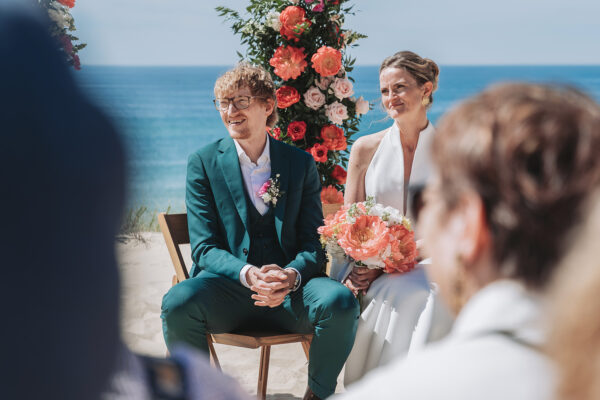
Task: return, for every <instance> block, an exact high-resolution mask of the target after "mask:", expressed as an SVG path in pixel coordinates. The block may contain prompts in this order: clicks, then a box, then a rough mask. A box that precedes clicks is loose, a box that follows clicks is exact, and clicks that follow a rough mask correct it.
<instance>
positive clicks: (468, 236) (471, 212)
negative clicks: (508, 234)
mask: <svg viewBox="0 0 600 400" xmlns="http://www.w3.org/2000/svg"><path fill="white" fill-rule="evenodd" d="M460 209H461V214H462V219H463V221H464V226H463V229H462V232H461V238H460V240H461V242H460V247H459V252H460V255H461V257H463V259H464V260H465V262H466V263H467V264H468V265H474V264H475V261H476V260H477V259H478V258H479V257H480V256H481V255H482V253H484V252H486V251H487V250H488V246H489V245H490V233H489V226H488V222H487V218H486V213H485V206H484V204H483V200H482V199H481V196H479V194H478V193H476V192H474V191H470V192H466V193H465V194H463V197H462V199H461V204H460Z"/></svg>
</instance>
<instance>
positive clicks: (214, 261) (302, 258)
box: [161, 63, 359, 399]
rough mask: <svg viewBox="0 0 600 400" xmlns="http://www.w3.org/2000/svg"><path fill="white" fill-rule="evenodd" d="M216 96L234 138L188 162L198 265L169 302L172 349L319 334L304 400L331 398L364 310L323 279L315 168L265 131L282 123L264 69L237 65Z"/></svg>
mask: <svg viewBox="0 0 600 400" xmlns="http://www.w3.org/2000/svg"><path fill="white" fill-rule="evenodd" d="M215 96H216V100H215V105H216V106H217V109H218V110H219V112H220V115H221V119H222V120H223V123H224V125H225V127H226V128H227V130H228V132H229V136H230V137H227V138H223V139H220V140H218V141H216V142H214V143H212V144H209V145H208V146H206V147H204V148H202V149H200V150H199V151H197V152H196V153H194V154H192V155H191V156H190V158H189V161H188V175H187V194H186V204H187V213H188V224H189V230H190V241H191V249H192V259H193V261H194V266H193V268H192V271H191V276H192V277H191V278H190V279H188V280H186V281H184V282H181V283H179V284H178V285H176V286H174V287H173V288H172V289H171V290H170V291H169V292H168V293H167V294H166V295H165V297H164V299H163V305H162V316H161V317H162V319H163V331H164V336H165V341H166V342H167V345H168V346H169V347H171V346H172V345H173V344H175V343H176V342H186V343H188V344H191V345H193V346H195V347H197V348H200V349H202V350H204V351H207V352H208V345H207V342H206V338H205V335H206V333H207V332H210V333H221V332H231V331H235V330H238V329H252V328H275V329H280V330H285V331H290V332H299V333H314V338H313V341H312V344H311V348H310V357H309V358H310V360H309V366H308V375H309V376H308V388H307V392H306V395H305V399H314V398H321V399H324V398H326V397H328V396H329V395H331V394H332V393H333V392H334V391H335V386H336V379H337V376H338V374H339V372H340V371H341V369H342V366H343V365H344V362H345V361H346V357H347V356H348V354H349V353H350V350H351V349H352V344H353V342H354V335H355V332H356V327H357V323H358V316H359V307H358V303H357V301H356V299H355V298H354V296H353V295H352V293H351V292H350V290H348V289H347V288H346V287H344V286H343V285H342V284H340V283H338V282H336V281H333V280H331V279H329V278H327V277H326V276H325V275H324V274H323V273H322V270H323V265H324V261H325V260H324V254H323V250H322V247H321V244H320V243H319V237H318V234H317V227H318V226H319V225H321V224H322V221H323V214H322V211H321V202H320V191H321V185H320V182H319V176H318V173H317V169H316V166H315V161H314V160H313V158H312V157H311V156H310V155H309V154H308V153H306V152H304V151H302V150H300V149H297V148H295V147H292V146H289V145H287V144H284V143H282V142H279V141H277V140H274V139H272V138H271V137H269V136H268V135H267V133H266V128H267V126H273V125H274V124H275V122H276V121H277V111H276V96H275V85H274V83H273V81H272V79H271V77H270V76H269V74H268V73H267V72H266V71H265V70H263V69H262V68H259V67H255V66H251V65H249V64H244V63H243V64H240V65H238V66H237V67H236V68H234V69H232V70H230V71H228V72H227V73H225V74H224V75H223V76H221V77H220V78H219V79H218V80H217V82H216V84H215ZM266 182H268V183H267V185H268V184H270V189H269V190H268V191H267V192H266V193H263V192H264V188H263V185H264V184H265V183H266ZM261 188H263V191H261ZM261 194H262V196H261Z"/></svg>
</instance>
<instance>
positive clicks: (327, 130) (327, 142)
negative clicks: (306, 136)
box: [321, 125, 348, 150]
mask: <svg viewBox="0 0 600 400" xmlns="http://www.w3.org/2000/svg"><path fill="white" fill-rule="evenodd" d="M321 138H322V139H323V145H324V146H326V147H327V148H328V149H329V150H346V147H348V145H347V143H346V136H344V130H343V129H342V128H340V127H338V126H335V125H325V126H324V127H322V128H321Z"/></svg>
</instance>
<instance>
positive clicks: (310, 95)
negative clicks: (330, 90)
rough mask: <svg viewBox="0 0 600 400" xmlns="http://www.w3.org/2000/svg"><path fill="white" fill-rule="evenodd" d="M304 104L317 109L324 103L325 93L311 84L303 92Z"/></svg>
mask: <svg viewBox="0 0 600 400" xmlns="http://www.w3.org/2000/svg"><path fill="white" fill-rule="evenodd" d="M304 104H306V106H307V107H308V108H312V109H313V110H318V109H319V108H321V106H322V105H323V104H325V95H324V94H323V92H321V91H320V90H319V89H318V88H317V87H315V86H311V87H310V88H308V90H307V91H306V92H305V93H304Z"/></svg>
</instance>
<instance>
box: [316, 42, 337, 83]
mask: <svg viewBox="0 0 600 400" xmlns="http://www.w3.org/2000/svg"><path fill="white" fill-rule="evenodd" d="M310 60H311V61H312V67H313V68H314V70H315V71H317V73H318V74H319V75H321V76H333V75H335V74H337V73H338V72H339V71H340V68H342V53H340V51H339V50H336V49H334V48H333V47H328V46H322V47H321V48H319V50H317V52H316V53H315V54H313V56H312V57H311V59H310Z"/></svg>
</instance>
